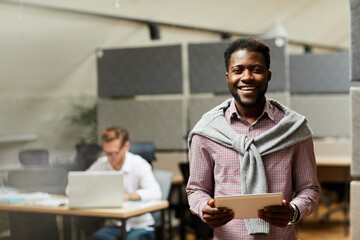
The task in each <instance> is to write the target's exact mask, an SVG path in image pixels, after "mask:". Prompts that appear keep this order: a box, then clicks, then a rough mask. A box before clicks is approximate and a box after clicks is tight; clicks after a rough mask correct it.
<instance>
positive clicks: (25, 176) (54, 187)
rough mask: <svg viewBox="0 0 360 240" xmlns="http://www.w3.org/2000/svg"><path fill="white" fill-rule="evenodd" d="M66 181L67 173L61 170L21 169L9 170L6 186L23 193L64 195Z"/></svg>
mask: <svg viewBox="0 0 360 240" xmlns="http://www.w3.org/2000/svg"><path fill="white" fill-rule="evenodd" d="M66 181H67V172H66V170H65V169H62V168H50V167H48V168H45V167H43V168H22V169H14V170H10V171H9V172H8V174H7V181H6V184H7V186H10V187H13V188H15V189H17V190H18V191H20V192H24V193H29V192H38V191H41V192H46V193H50V194H65V187H66Z"/></svg>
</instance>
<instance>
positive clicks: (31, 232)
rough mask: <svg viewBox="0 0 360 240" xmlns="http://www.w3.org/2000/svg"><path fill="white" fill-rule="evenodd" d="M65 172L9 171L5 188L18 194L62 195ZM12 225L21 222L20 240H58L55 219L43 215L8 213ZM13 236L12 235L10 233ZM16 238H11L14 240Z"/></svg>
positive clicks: (51, 170) (35, 169)
mask: <svg viewBox="0 0 360 240" xmlns="http://www.w3.org/2000/svg"><path fill="white" fill-rule="evenodd" d="M66 179H67V172H66V170H65V169H61V168H22V169H16V170H11V171H9V172H8V175H7V182H6V184H7V186H11V187H14V188H16V189H17V190H19V191H20V192H24V193H29V192H38V191H41V192H47V193H51V194H64V193H65V185H66ZM10 221H11V222H12V223H15V225H16V223H19V222H21V223H22V225H23V226H25V227H24V228H22V231H21V233H20V232H16V233H14V234H15V235H16V236H22V239H23V238H24V239H26V237H28V238H27V239H38V240H48V239H54V240H58V239H59V231H58V226H57V221H56V217H55V216H54V215H51V214H44V213H10ZM11 234H13V233H11ZM16 236H12V237H14V238H15V239H17V238H16Z"/></svg>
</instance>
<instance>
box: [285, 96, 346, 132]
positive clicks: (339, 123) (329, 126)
mask: <svg viewBox="0 0 360 240" xmlns="http://www.w3.org/2000/svg"><path fill="white" fill-rule="evenodd" d="M291 108H292V109H293V110H295V111H297V112H298V113H300V114H302V115H304V116H305V117H306V118H307V120H308V123H309V125H310V128H311V129H312V130H313V132H314V137H341V138H342V137H345V138H347V137H350V96H349V94H321V95H313V94H308V95H291Z"/></svg>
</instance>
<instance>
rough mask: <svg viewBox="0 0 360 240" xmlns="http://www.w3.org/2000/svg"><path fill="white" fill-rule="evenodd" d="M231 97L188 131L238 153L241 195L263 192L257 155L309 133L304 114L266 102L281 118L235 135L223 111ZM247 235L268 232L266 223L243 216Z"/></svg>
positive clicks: (291, 142) (285, 144)
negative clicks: (254, 131) (261, 128)
mask: <svg viewBox="0 0 360 240" xmlns="http://www.w3.org/2000/svg"><path fill="white" fill-rule="evenodd" d="M231 101H232V98H230V99H228V100H226V101H225V102H223V103H221V104H220V105H218V106H216V107H215V108H213V109H212V110H210V111H209V112H207V113H205V114H204V115H203V116H202V118H201V119H200V121H199V122H198V123H197V124H196V125H195V127H194V128H193V130H192V131H191V132H190V134H189V138H188V145H189V149H190V147H191V138H192V136H193V135H194V134H198V135H201V136H204V137H206V138H209V139H210V140H212V141H214V142H217V143H219V144H221V145H223V146H226V147H229V148H232V149H234V150H236V151H237V152H238V153H239V160H240V180H241V183H240V185H241V194H258V193H267V192H268V187H267V181H266V174H265V169H264V165H263V161H262V158H261V156H264V155H267V154H269V153H273V152H276V151H278V150H280V149H283V148H286V147H289V146H292V145H294V144H296V143H298V142H301V141H303V140H305V139H307V138H309V137H311V136H312V131H311V129H310V128H309V126H308V124H307V121H306V119H305V117H304V116H302V115H300V114H298V113H296V112H295V111H293V110H291V109H289V108H287V107H285V106H283V105H282V104H280V103H279V102H277V101H275V100H271V99H269V101H270V103H271V104H272V105H274V106H275V107H277V108H278V109H280V110H281V111H283V112H284V113H285V115H284V117H283V119H281V121H280V122H279V123H278V124H277V125H276V126H274V127H273V128H271V129H269V130H268V131H266V132H264V133H262V134H260V135H259V136H257V137H255V138H248V137H247V136H246V135H243V134H237V133H236V132H235V131H234V130H233V129H232V127H231V126H230V125H229V124H228V122H227V121H226V119H225V116H224V110H225V109H227V108H229V106H230V103H231ZM245 224H246V228H247V231H248V233H249V234H269V224H268V223H267V222H265V221H263V220H261V219H259V218H256V219H246V220H245Z"/></svg>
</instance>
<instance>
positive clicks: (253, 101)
mask: <svg viewBox="0 0 360 240" xmlns="http://www.w3.org/2000/svg"><path fill="white" fill-rule="evenodd" d="M226 79H227V82H228V86H229V90H230V92H231V94H232V95H233V97H234V98H235V100H236V106H237V107H238V108H239V107H241V108H250V107H257V106H260V105H261V103H262V102H263V100H265V97H264V96H265V93H266V90H267V87H268V82H269V81H270V79H271V72H270V71H268V70H267V68H266V65H265V61H264V57H263V55H262V54H261V53H258V52H248V51H246V50H239V51H236V52H234V53H233V54H232V55H231V59H230V63H229V69H228V72H227V73H226Z"/></svg>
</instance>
